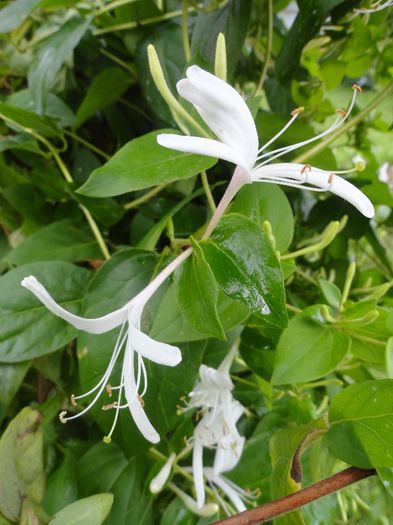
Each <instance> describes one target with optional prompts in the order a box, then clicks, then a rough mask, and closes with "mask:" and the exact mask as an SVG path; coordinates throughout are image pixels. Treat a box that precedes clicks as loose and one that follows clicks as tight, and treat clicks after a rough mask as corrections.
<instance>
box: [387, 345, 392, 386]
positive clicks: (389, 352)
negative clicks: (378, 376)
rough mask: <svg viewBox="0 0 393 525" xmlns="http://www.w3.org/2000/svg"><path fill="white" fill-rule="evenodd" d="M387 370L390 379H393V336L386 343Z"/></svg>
mask: <svg viewBox="0 0 393 525" xmlns="http://www.w3.org/2000/svg"><path fill="white" fill-rule="evenodd" d="M386 371H387V374H388V378H389V379H393V337H389V339H388V342H387V343H386Z"/></svg>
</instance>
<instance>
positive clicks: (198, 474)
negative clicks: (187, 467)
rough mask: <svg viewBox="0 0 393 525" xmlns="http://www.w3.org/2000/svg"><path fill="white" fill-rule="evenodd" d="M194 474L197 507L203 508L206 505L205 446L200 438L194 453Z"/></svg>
mask: <svg viewBox="0 0 393 525" xmlns="http://www.w3.org/2000/svg"><path fill="white" fill-rule="evenodd" d="M192 474H193V476H194V485H195V492H196V497H197V505H198V507H199V508H201V507H203V505H204V503H205V486H204V483H203V446H202V443H201V442H200V441H199V439H198V438H195V441H194V450H193V452H192Z"/></svg>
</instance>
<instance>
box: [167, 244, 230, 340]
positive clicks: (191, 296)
mask: <svg viewBox="0 0 393 525" xmlns="http://www.w3.org/2000/svg"><path fill="white" fill-rule="evenodd" d="M192 246H193V252H192V255H191V257H189V258H188V259H187V260H186V262H185V263H184V264H183V268H182V272H181V275H180V279H179V282H178V294H177V297H178V300H179V304H180V307H181V309H182V312H183V314H184V316H185V318H186V319H187V321H188V322H189V323H190V324H191V325H192V326H194V327H195V328H196V329H197V330H199V331H200V332H203V333H206V334H208V335H212V336H214V337H218V338H221V339H225V333H224V329H223V327H222V325H221V323H220V319H219V317H218V312H217V300H218V285H217V281H216V279H215V277H214V274H213V272H212V271H211V269H210V266H209V265H208V264H207V262H206V260H205V257H204V255H203V251H202V249H201V248H200V246H199V244H198V243H196V242H193V243H192Z"/></svg>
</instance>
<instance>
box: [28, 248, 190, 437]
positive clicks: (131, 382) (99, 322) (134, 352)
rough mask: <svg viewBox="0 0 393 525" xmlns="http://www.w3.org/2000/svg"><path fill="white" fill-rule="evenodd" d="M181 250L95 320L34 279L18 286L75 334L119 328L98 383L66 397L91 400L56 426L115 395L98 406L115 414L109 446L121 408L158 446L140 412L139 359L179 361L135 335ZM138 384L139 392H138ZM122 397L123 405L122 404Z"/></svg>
mask: <svg viewBox="0 0 393 525" xmlns="http://www.w3.org/2000/svg"><path fill="white" fill-rule="evenodd" d="M187 256H188V255H187V252H183V253H182V254H181V256H180V257H178V258H177V259H175V260H174V261H173V262H172V263H171V264H169V265H168V266H167V267H166V268H165V270H164V271H163V272H161V273H160V274H159V275H158V276H157V278H156V279H154V281H152V282H151V283H150V284H149V285H148V286H147V287H146V288H145V289H144V290H142V292H140V293H139V294H138V295H136V296H135V297H134V298H133V299H131V300H130V301H129V302H127V303H126V304H125V305H124V306H123V307H121V308H119V309H118V310H115V311H114V312H111V313H109V314H107V315H104V316H102V317H98V318H96V319H87V318H84V317H80V316H78V315H75V314H73V313H71V312H69V311H68V310H65V309H64V308H63V307H62V306H60V305H59V304H58V303H56V301H55V300H54V299H53V297H52V296H51V295H50V294H49V292H48V291H47V290H46V289H45V287H44V286H43V285H42V284H41V283H40V282H39V281H38V280H37V279H36V278H35V277H34V276H29V277H25V278H24V279H23V281H22V283H21V284H22V286H23V287H24V288H26V289H27V290H30V292H32V293H33V294H34V295H35V296H36V297H37V298H38V299H39V300H40V301H41V303H42V304H44V305H45V306H46V308H47V309H48V310H50V311H51V312H52V313H53V314H55V315H57V316H58V317H60V318H61V319H64V320H65V321H67V322H68V323H70V324H71V325H72V326H74V327H75V328H77V329H78V330H83V331H85V332H88V333H91V334H102V333H105V332H109V331H111V330H113V329H115V328H118V327H120V331H119V335H118V337H117V341H116V344H115V348H114V350H113V352H112V356H111V358H110V360H109V364H108V367H107V369H106V371H105V372H104V374H103V376H102V377H101V379H100V380H99V381H98V383H97V384H96V385H95V386H94V387H93V388H92V389H90V390H89V391H88V392H86V393H84V394H81V395H78V396H75V395H72V396H71V403H72V404H73V405H74V406H77V401H79V400H80V399H83V398H85V397H87V396H93V399H92V401H91V402H90V403H89V404H88V405H87V406H86V407H85V408H84V409H83V410H82V411H81V412H78V413H77V414H74V415H71V416H67V412H61V414H60V420H61V422H62V423H66V422H67V421H71V420H73V419H77V418H78V417H80V416H82V415H83V414H85V413H86V412H87V411H88V410H90V408H91V407H92V406H93V405H94V404H95V403H96V402H97V401H98V399H99V398H100V396H101V395H102V394H103V392H104V390H106V391H107V393H108V394H109V396H112V394H113V393H114V392H116V393H117V400H116V401H115V402H112V403H109V404H107V405H104V406H103V409H104V410H109V409H112V410H115V416H114V421H113V425H112V428H111V430H110V432H109V434H108V435H107V436H106V437H105V438H104V441H105V442H109V441H110V439H111V436H112V433H113V431H114V429H115V426H116V423H117V420H118V416H119V413H120V410H121V409H124V408H128V409H129V411H130V413H131V416H132V418H133V419H134V421H135V424H136V426H137V427H138V429H139V430H140V432H141V433H142V434H143V436H144V437H145V438H146V439H147V440H148V441H150V442H151V443H158V441H159V440H160V436H159V434H158V433H157V431H156V430H155V428H154V427H153V425H152V424H151V422H150V421H149V419H148V417H147V415H146V413H145V410H144V401H143V396H144V395H145V393H146V389H147V384H148V380H147V373H146V367H145V364H144V361H143V360H144V359H149V360H150V361H153V362H154V363H157V364H160V365H165V366H171V367H173V366H176V365H178V364H179V363H180V361H181V352H180V350H179V348H177V347H175V346H172V345H168V344H166V343H161V342H158V341H155V340H154V339H152V338H151V337H149V336H148V335H146V334H145V333H143V332H142V331H141V317H142V313H143V309H144V307H145V305H146V303H147V301H148V300H149V299H150V298H151V296H152V295H153V294H154V292H155V291H156V290H157V288H158V287H159V286H160V285H161V284H162V282H163V281H164V280H165V278H166V277H167V276H168V275H170V273H171V272H172V271H173V270H174V268H175V267H176V266H178V265H179V264H180V263H181V262H182V261H183V260H184V259H185V258H186V257H187ZM122 353H123V354H124V357H123V365H122V371H121V377H120V382H119V384H118V385H116V386H112V385H111V384H110V382H109V381H110V377H111V375H112V372H113V370H114V368H115V365H116V363H117V361H118V360H119V359H120V356H121V355H122ZM142 385H143V388H142ZM123 396H124V398H125V403H123Z"/></svg>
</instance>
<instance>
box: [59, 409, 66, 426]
mask: <svg viewBox="0 0 393 525" xmlns="http://www.w3.org/2000/svg"><path fill="white" fill-rule="evenodd" d="M66 414H67V411H66V410H63V412H60V414H59V419H60V421H61V423H63V424H64V425H65V424H66V423H67V418H66V417H65V416H66Z"/></svg>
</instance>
